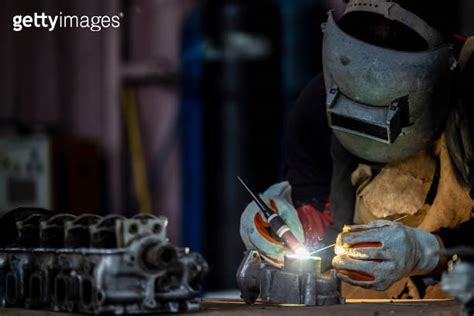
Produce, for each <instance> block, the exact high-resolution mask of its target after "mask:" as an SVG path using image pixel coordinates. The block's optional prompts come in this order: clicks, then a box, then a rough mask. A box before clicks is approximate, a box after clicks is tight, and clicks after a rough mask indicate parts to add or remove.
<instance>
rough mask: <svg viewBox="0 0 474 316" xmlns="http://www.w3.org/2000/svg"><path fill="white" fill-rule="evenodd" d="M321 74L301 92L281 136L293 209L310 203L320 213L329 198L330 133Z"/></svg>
mask: <svg viewBox="0 0 474 316" xmlns="http://www.w3.org/2000/svg"><path fill="white" fill-rule="evenodd" d="M325 99H326V93H325V88H324V79H323V75H322V74H320V75H318V76H316V77H315V78H314V79H313V80H312V81H311V82H310V84H309V85H308V86H307V87H306V88H305V89H304V90H303V92H302V94H301V96H300V97H299V99H298V100H297V102H296V104H295V106H294V107H293V109H292V110H291V112H290V114H289V117H288V120H287V125H286V130H285V137H284V154H285V171H286V179H287V180H288V181H289V183H290V184H291V186H292V198H293V201H294V203H295V205H296V206H299V205H301V204H302V203H312V204H313V205H314V206H315V207H316V208H318V209H319V210H322V209H323V208H324V203H325V201H326V200H327V198H328V195H329V191H330V185H331V174H332V160H331V153H330V146H331V130H330V128H329V127H328V124H327V119H326V109H325Z"/></svg>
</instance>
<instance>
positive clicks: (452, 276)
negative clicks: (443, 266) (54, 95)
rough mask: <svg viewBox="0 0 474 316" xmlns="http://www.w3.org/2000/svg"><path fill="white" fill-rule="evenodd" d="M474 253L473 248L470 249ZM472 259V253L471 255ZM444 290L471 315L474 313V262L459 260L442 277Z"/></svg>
mask: <svg viewBox="0 0 474 316" xmlns="http://www.w3.org/2000/svg"><path fill="white" fill-rule="evenodd" d="M470 251H471V254H472V249H471V250H470ZM471 260H472V255H471ZM441 285H442V288H443V291H444V292H446V293H448V294H449V295H451V296H453V297H455V298H456V299H457V300H458V301H460V302H461V303H462V304H463V306H464V309H465V310H466V312H467V313H468V314H469V315H473V314H474V263H473V262H472V261H471V262H458V263H456V264H455V265H454V266H453V267H452V269H451V270H450V271H448V272H445V273H443V276H442V278H441Z"/></svg>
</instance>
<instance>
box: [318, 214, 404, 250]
mask: <svg viewBox="0 0 474 316" xmlns="http://www.w3.org/2000/svg"><path fill="white" fill-rule="evenodd" d="M407 216H408V215H404V216H402V217H399V218H397V219H396V220H394V222H399V221H401V220H402V219H404V218H406V217H407ZM335 245H336V243H334V244H331V245H329V246H326V247H323V248H320V249H318V250H315V251H313V252H312V253H311V255H314V254H315V253H318V252H321V251H323V250H326V249H329V248H332V247H334V246H335Z"/></svg>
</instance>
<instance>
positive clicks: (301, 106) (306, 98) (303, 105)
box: [292, 73, 326, 118]
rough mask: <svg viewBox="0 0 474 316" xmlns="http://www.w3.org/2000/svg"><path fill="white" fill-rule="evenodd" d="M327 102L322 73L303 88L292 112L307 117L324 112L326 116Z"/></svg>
mask: <svg viewBox="0 0 474 316" xmlns="http://www.w3.org/2000/svg"><path fill="white" fill-rule="evenodd" d="M325 102H326V91H325V87H324V76H323V74H322V73H320V74H318V75H317V76H315V77H314V78H313V79H312V80H311V82H310V83H309V84H308V85H307V86H306V87H305V88H304V89H303V91H302V92H301V94H300V96H299V98H298V100H297V101H296V104H295V106H294V108H293V109H292V114H294V115H301V116H305V117H308V114H313V115H315V116H320V115H321V114H322V115H323V116H324V118H325V116H326V115H325V110H326V109H325ZM313 117H314V116H313Z"/></svg>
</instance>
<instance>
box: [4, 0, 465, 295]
mask: <svg viewBox="0 0 474 316" xmlns="http://www.w3.org/2000/svg"><path fill="white" fill-rule="evenodd" d="M330 8H335V9H336V12H337V13H340V11H341V8H342V2H341V1H338V0H258V1H255V0H253V1H252V0H240V1H237V0H233V1H224V0H208V1H197V0H126V1H119V0H100V1H98V0H69V1H62V0H1V1H0V40H1V44H0V47H1V49H0V70H1V72H0V140H2V139H11V138H13V139H15V141H18V142H19V143H20V144H23V143H22V141H21V140H22V139H24V138H31V137H35V136H37V135H42V136H43V137H45V138H46V139H48V140H50V141H51V150H52V155H51V157H50V158H49V160H48V163H49V165H50V166H51V170H50V175H51V179H52V181H51V184H50V186H49V190H48V193H47V194H49V197H50V201H51V202H50V203H49V205H48V206H50V207H51V208H54V209H55V210H57V211H60V212H73V213H76V214H79V213H83V212H88V213H91V212H92V213H99V214H103V215H105V214H109V213H120V214H126V215H132V214H135V213H136V212H139V211H140V210H144V209H146V208H150V210H152V211H153V213H154V214H159V215H165V216H167V217H168V219H169V227H168V235H169V237H170V240H171V241H172V242H174V243H177V244H180V245H183V246H190V247H191V249H192V250H197V251H201V252H203V253H204V254H205V256H206V257H207V259H208V261H209V263H210V266H211V273H210V276H209V279H208V280H209V284H208V287H209V289H218V288H233V287H235V284H234V279H235V271H236V269H237V266H238V264H239V261H240V259H241V256H242V251H243V245H242V244H241V241H240V236H239V219H240V214H241V212H242V211H243V209H244V208H245V206H246V204H247V203H248V201H249V198H248V196H247V195H246V194H245V192H243V191H242V189H241V188H240V186H239V185H238V183H237V181H236V176H237V175H240V176H242V177H243V178H244V179H246V180H247V181H248V182H249V183H250V184H251V185H252V186H254V187H255V188H256V189H258V190H260V191H263V190H265V188H266V187H268V186H269V185H271V184H272V183H275V182H276V181H278V180H281V179H282V178H283V174H282V171H283V157H282V154H281V153H282V144H281V139H282V133H283V130H284V122H285V117H286V115H287V113H288V111H289V110H290V109H291V107H292V104H293V103H294V101H295V100H296V98H297V96H298V94H299V92H300V91H301V89H302V88H303V87H304V86H305V85H306V84H307V83H308V82H309V81H310V79H311V78H312V77H313V76H314V75H316V74H317V73H318V72H319V71H320V70H321V61H320V58H321V54H320V49H321V38H322V34H321V30H320V24H321V23H322V22H323V21H324V20H325V17H326V15H325V12H326V11H327V10H328V9H330ZM60 11H61V12H63V14H75V15H89V16H91V15H117V14H119V13H123V18H122V20H121V22H122V23H121V26H120V28H118V29H107V30H102V31H100V32H91V31H89V30H84V29H57V30H55V31H53V32H49V31H47V30H44V29H24V30H23V31H21V32H13V31H12V17H13V16H14V15H18V14H20V15H24V14H33V12H38V13H41V12H45V13H46V14H51V15H56V14H58V12H60ZM473 15H474V2H472V1H470V0H463V1H449V3H448V2H446V19H447V20H448V21H449V23H450V24H451V25H453V26H455V28H456V29H457V30H458V32H459V33H462V34H465V35H470V34H473V32H474V23H472V17H473ZM124 95H125V96H129V99H126V97H125V96H124ZM124 100H129V102H128V103H127V102H124ZM130 100H131V101H130ZM124 104H128V106H129V107H128V109H130V108H131V109H133V110H134V111H136V117H135V119H134V115H133V113H134V112H133V111H132V114H130V113H131V112H130V111H126V110H124ZM125 109H127V108H125ZM130 121H132V122H134V124H130V123H129V122H130ZM137 131H138V132H139V133H137ZM131 135H135V138H133V137H131ZM137 135H138V136H137ZM131 138H133V139H134V141H131V140H130V139H131ZM18 139H20V140H18ZM137 139H138V140H139V145H140V146H138V147H137V146H135V145H136V140H137ZM140 143H141V144H140ZM134 144H135V145H134ZM137 148H138V150H137ZM140 149H141V150H140ZM2 150H3V149H2V147H1V146H0V178H1V177H4V178H5V177H6V178H7V179H10V178H11V174H12V172H13V171H11V170H10V169H9V168H8V167H6V163H5V164H3V165H2V156H1V155H2ZM142 156H143V157H142ZM141 158H143V159H141ZM141 162H144V164H143V163H141ZM137 166H138V167H137ZM140 166H141V167H142V169H141V170H144V171H145V172H144V173H142V174H140V173H137V172H136V170H137V169H136V168H138V169H140ZM143 166H144V167H145V168H143ZM13 174H14V173H13ZM140 175H141V177H140ZM9 181H10V180H9ZM138 183H139V184H138ZM15 185H18V190H19V191H20V193H21V192H26V191H24V188H25V187H26V186H21V181H20V183H19V184H18V183H17V182H15ZM2 188H3V190H4V191H5V190H6V189H5V188H4V187H2ZM22 190H23V191H22ZM12 192H13V191H12ZM12 192H10V191H8V190H6V191H5V192H3V193H2V194H1V195H0V197H1V198H2V199H8V196H9V195H8V194H14V193H15V192H13V193H12ZM38 194H39V193H38ZM0 202H1V201H0ZM19 204H25V203H23V202H22V203H19ZM2 205H3V204H2ZM40 206H44V205H40ZM4 211H6V210H5V209H0V212H4Z"/></svg>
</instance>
